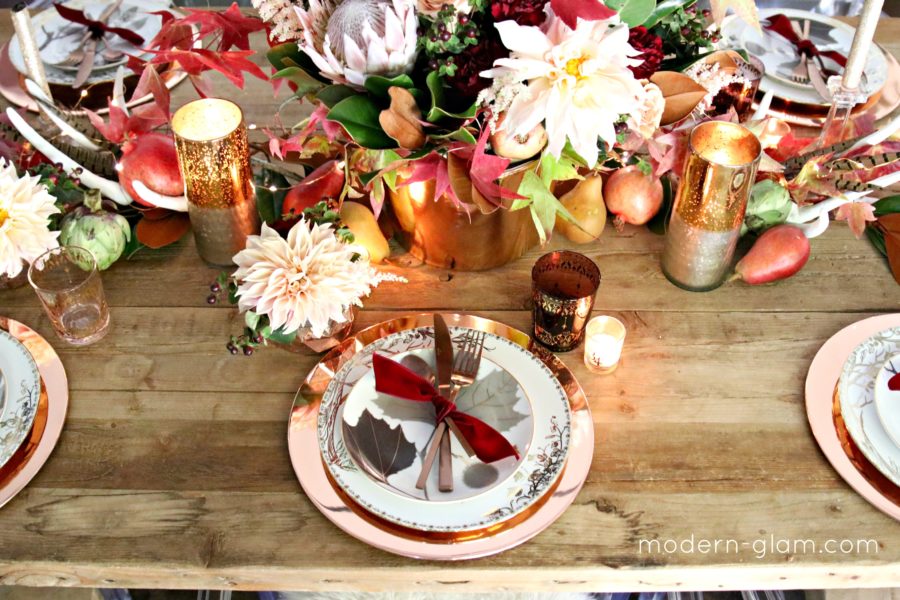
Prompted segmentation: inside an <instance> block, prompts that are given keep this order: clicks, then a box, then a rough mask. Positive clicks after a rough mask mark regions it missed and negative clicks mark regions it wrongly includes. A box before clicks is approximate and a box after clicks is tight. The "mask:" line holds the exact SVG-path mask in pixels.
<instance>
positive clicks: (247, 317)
mask: <svg viewBox="0 0 900 600" xmlns="http://www.w3.org/2000/svg"><path fill="white" fill-rule="evenodd" d="M244 324H245V325H246V326H247V327H249V328H250V329H252V330H253V331H256V326H257V325H259V315H258V314H256V312H254V311H252V310H248V311H247V312H245V313H244Z"/></svg>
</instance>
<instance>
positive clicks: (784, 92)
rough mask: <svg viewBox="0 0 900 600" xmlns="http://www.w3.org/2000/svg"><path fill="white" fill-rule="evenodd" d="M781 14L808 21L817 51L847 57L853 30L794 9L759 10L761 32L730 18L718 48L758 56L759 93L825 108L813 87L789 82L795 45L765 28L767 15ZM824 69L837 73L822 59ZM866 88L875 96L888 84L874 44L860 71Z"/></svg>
mask: <svg viewBox="0 0 900 600" xmlns="http://www.w3.org/2000/svg"><path fill="white" fill-rule="evenodd" d="M779 13H780V14H783V15H784V16H786V17H787V18H789V19H791V20H792V21H798V20H799V21H803V20H804V19H809V21H810V36H809V37H810V39H811V40H812V41H813V43H814V44H815V45H816V47H817V48H818V49H819V50H823V51H825V50H836V51H838V52H840V53H841V54H843V55H844V56H847V55H848V54H849V53H850V44H851V43H852V42H853V35H854V33H855V32H856V29H855V28H854V27H853V26H851V25H848V24H847V23H844V22H842V21H838V20H837V19H833V18H831V17H826V16H824V15H820V14H817V13H813V12H809V11H805V10H797V9H780V8H767V9H761V10H760V11H759V18H760V21H762V22H763V24H764V26H763V31H762V33H760V32H759V31H757V30H756V29H755V28H753V27H751V26H749V25H748V24H747V23H745V22H744V21H743V20H742V19H739V18H735V15H732V16H730V17H728V18H726V19H725V20H724V21H723V22H722V28H721V33H722V41H721V42H720V43H719V46H720V47H722V48H731V49H737V50H744V51H746V52H747V53H748V54H750V55H752V56H755V57H757V58H758V59H760V60H761V61H762V63H763V65H765V68H766V74H765V76H764V77H763V79H762V81H761V82H760V84H759V91H760V92H762V93H766V92H768V91H769V90H772V91H774V93H775V96H776V97H778V98H782V99H784V100H790V101H791V102H801V103H803V104H816V105H827V104H828V103H827V102H826V101H825V100H823V99H822V97H821V96H820V95H819V94H818V92H816V90H815V88H813V87H812V85H798V84H796V83H794V82H792V81H790V80H789V79H788V74H789V72H790V70H791V69H792V68H793V67H794V65H796V64H797V62H798V60H799V56H798V54H797V52H796V49H795V48H794V46H793V45H792V44H791V43H790V42H788V41H787V40H786V39H784V38H783V37H782V36H780V35H778V34H777V33H775V32H774V31H768V30H766V29H765V21H766V19H767V18H768V17H769V16H772V15H775V14H779ZM823 60H824V61H825V63H826V67H828V68H831V69H833V70H835V71H840V66H839V65H838V64H837V63H835V62H833V61H832V60H831V59H827V58H825V57H823ZM863 73H864V74H865V81H866V83H865V87H866V90H867V91H868V94H869V95H871V94H874V93H876V92H877V91H879V90H881V88H882V87H884V84H885V83H886V82H887V73H888V63H887V58H886V57H885V55H884V52H883V51H882V49H881V48H879V47H878V46H877V45H876V44H873V45H872V47H871V50H869V56H868V58H867V60H866V65H865V68H864V70H863Z"/></svg>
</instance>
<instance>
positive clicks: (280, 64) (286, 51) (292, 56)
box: [266, 42, 304, 69]
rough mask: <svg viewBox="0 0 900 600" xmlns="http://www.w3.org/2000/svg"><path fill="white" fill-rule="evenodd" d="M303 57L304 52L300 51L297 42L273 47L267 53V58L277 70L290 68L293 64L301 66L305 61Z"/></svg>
mask: <svg viewBox="0 0 900 600" xmlns="http://www.w3.org/2000/svg"><path fill="white" fill-rule="evenodd" d="M303 56H304V54H303V52H301V51H300V47H299V46H297V44H296V43H295V42H287V43H284V44H278V45H277V46H272V48H270V49H269V51H268V52H266V58H267V59H268V60H269V63H271V64H272V66H273V67H275V68H276V69H283V68H285V67H287V66H290V64H292V63H293V64H295V65H299V64H300V62H301V61H302V60H303ZM286 61H290V62H286Z"/></svg>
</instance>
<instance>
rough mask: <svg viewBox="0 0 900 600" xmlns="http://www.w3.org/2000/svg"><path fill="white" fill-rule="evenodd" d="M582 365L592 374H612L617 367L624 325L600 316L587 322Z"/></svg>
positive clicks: (622, 342)
mask: <svg viewBox="0 0 900 600" xmlns="http://www.w3.org/2000/svg"><path fill="white" fill-rule="evenodd" d="M584 340H585V341H584V364H585V366H586V367H587V368H588V370H590V371H593V372H594V373H612V372H613V371H615V370H616V367H618V366H619V357H621V356H622V345H623V344H624V343H625V325H624V324H623V323H622V321H620V320H618V319H617V318H615V317H607V316H605V315H601V316H599V317H594V318H593V319H591V320H590V321H588V324H587V327H586V328H585V332H584Z"/></svg>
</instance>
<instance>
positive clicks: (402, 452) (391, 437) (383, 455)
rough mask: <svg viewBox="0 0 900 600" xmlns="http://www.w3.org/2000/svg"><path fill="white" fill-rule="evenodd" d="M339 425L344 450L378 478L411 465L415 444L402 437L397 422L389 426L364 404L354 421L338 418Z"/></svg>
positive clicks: (385, 479)
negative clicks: (395, 424)
mask: <svg viewBox="0 0 900 600" xmlns="http://www.w3.org/2000/svg"><path fill="white" fill-rule="evenodd" d="M341 429H342V433H343V437H344V443H345V445H346V447H347V451H348V452H349V453H350V455H351V456H352V457H353V458H354V460H355V461H356V463H357V464H358V465H359V466H360V467H362V468H363V470H365V471H366V472H367V473H369V474H370V475H372V476H373V477H374V478H375V479H378V480H379V481H383V482H386V481H387V478H388V477H390V476H391V475H393V474H395V473H399V472H400V471H402V470H404V469H406V468H408V467H409V466H411V465H412V464H413V463H414V462H415V460H416V456H417V454H418V453H417V452H416V446H415V444H413V443H412V442H411V441H410V440H408V439H407V438H406V435H404V433H403V428H402V427H400V425H397V426H396V427H391V426H390V425H388V424H387V422H385V421H383V420H381V419H379V418H377V417H375V416H374V415H372V413H371V412H369V409H368V408H366V409H365V410H363V412H362V414H361V415H360V416H359V420H358V421H357V423H356V425H350V424H348V423H347V422H346V421H342V423H341Z"/></svg>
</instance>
